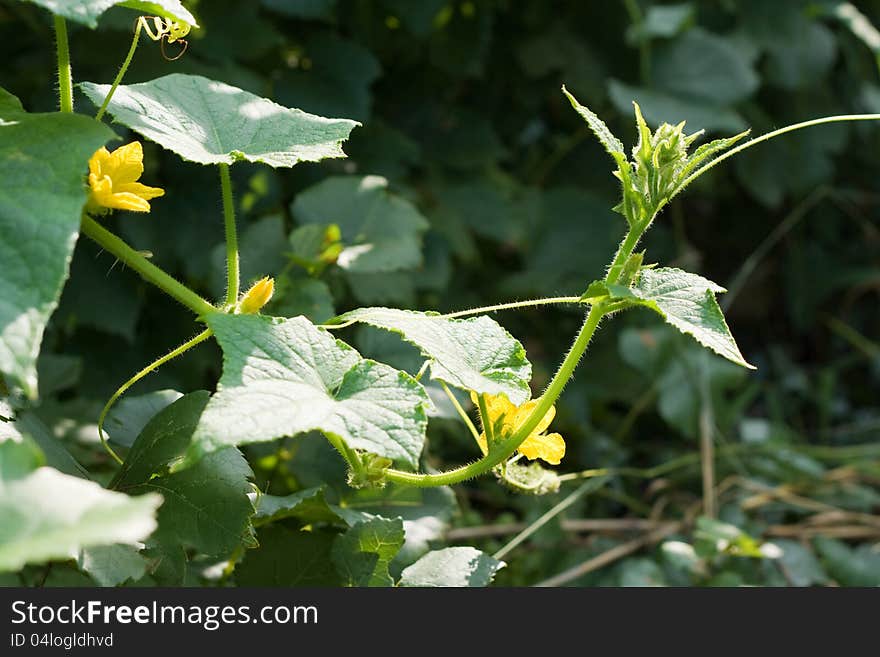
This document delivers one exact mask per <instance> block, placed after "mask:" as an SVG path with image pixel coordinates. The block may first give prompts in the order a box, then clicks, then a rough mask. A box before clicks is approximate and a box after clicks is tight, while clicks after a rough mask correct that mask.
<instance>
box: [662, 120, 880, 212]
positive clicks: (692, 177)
mask: <svg viewBox="0 0 880 657" xmlns="http://www.w3.org/2000/svg"><path fill="white" fill-rule="evenodd" d="M877 120H880V114H841V115H838V116H825V117H822V118H821V119H812V120H810V121H803V122H801V123H794V124H792V125H787V126H785V127H784V128H779V129H778V130H773V131H772V132H768V133H767V134H765V135H761V136H760V137H755V138H754V139H750V140H749V141H747V142H745V143H744V144H740V145H739V146H736V147H735V148H731V149H730V150H729V151H727V152H726V153H724V154H723V155H719V156H718V157H716V158H715V159H714V160H712V161H711V162H707V163H706V164H704V165H703V166H701V167H700V168H699V169H697V170H696V171H694V172H693V173H692V174H691V175H689V176H688V177H687V178H685V179H684V181H683V182H682V183H681V184H680V185H679V186H678V187H677V188H676V190H675V192H674V193H673V196H675V195H677V194H678V193H679V192H681V191H682V190H683V189H684V188H685V187H687V186H688V185H690V184H691V183H692V182H693V181H694V180H696V179H697V178H699V177H700V176H702V175H703V174H704V173H706V172H707V171H708V170H709V169H711V168H712V167H714V166H716V165H718V164H720V163H722V162H724V160H726V159H728V158H730V157H733V156H734V155H736V154H737V153H742V152H743V151H744V150H746V149H747V148H751V147H752V146H757V145H758V144H760V143H761V142H765V141H769V140H770V139H773V138H774V137H778V136H780V135H784V134H786V133H789V132H794V131H796V130H802V129H803V128H810V127H812V126H814V125H823V124H825V123H840V122H842V121H877Z"/></svg>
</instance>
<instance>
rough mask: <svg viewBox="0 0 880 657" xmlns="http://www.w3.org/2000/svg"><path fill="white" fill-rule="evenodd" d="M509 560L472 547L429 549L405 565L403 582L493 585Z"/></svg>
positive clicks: (404, 584)
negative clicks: (411, 562) (502, 559)
mask: <svg viewBox="0 0 880 657" xmlns="http://www.w3.org/2000/svg"><path fill="white" fill-rule="evenodd" d="M504 566H505V563H504V562H503V561H498V560H497V559H493V558H492V557H490V556H489V555H487V554H484V553H483V552H481V551H480V550H477V549H476V548H472V547H448V548H444V549H443V550H433V551H432V552H428V554H426V555H425V556H423V557H422V558H421V559H419V560H418V561H416V562H415V563H414V564H413V565H411V566H409V567H408V568H406V569H404V571H403V573H402V574H401V576H400V586H456V587H470V586H489V583H490V582H491V581H492V578H493V577H494V576H495V573H496V572H498V571H499V570H500V569H501V568H504Z"/></svg>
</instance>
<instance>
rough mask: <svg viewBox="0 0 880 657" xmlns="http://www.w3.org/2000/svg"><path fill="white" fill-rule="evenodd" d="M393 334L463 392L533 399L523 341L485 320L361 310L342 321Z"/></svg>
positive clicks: (516, 400) (514, 399)
mask: <svg viewBox="0 0 880 657" xmlns="http://www.w3.org/2000/svg"><path fill="white" fill-rule="evenodd" d="M339 319H340V320H342V321H351V322H363V323H365V324H370V325H372V326H377V327H379V328H382V329H385V330H387V331H394V332H395V333H399V334H400V335H402V336H403V338H404V339H405V340H406V341H407V342H411V343H412V344H414V345H416V346H417V347H418V348H419V349H421V350H422V353H423V354H424V355H425V356H426V357H427V358H430V359H431V377H432V378H434V379H437V380H439V381H445V382H446V383H448V384H449V385H452V386H455V387H457V388H461V389H463V390H473V391H475V392H479V393H483V392H485V393H488V394H491V395H496V394H499V393H504V394H506V395H507V397H508V398H509V399H510V401H512V402H513V403H514V404H522V403H523V402H525V401H526V400H527V399H528V398H529V396H530V392H529V381H530V380H531V376H532V366H531V364H530V363H529V361H528V360H527V359H526V352H525V349H523V346H522V345H521V344H520V343H519V341H518V340H517V339H516V338H514V337H513V336H512V335H510V333H508V332H507V331H506V330H504V328H502V327H501V325H499V324H498V323H497V322H496V321H495V320H493V319H490V318H489V317H486V316H481V317H471V318H469V319H454V318H453V319H450V318H448V317H442V316H440V315H430V314H427V313H421V312H415V311H411V310H396V309H394V308H359V309H358V310H353V311H351V312H350V313H346V314H344V315H342V316H340V318H339Z"/></svg>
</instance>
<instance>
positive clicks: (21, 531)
mask: <svg viewBox="0 0 880 657" xmlns="http://www.w3.org/2000/svg"><path fill="white" fill-rule="evenodd" d="M0 489H2V491H3V494H2V495H0V572H2V571H10V570H18V569H19V568H21V567H22V566H24V565H25V564H26V563H44V562H46V561H50V560H52V559H76V557H77V555H78V554H79V552H80V550H82V549H83V548H87V547H91V546H95V545H108V544H113V543H126V544H136V543H138V542H140V541H142V540H144V539H145V538H146V537H147V536H149V535H150V534H151V533H152V531H153V530H154V529H155V528H156V519H155V515H156V509H157V508H158V507H159V505H160V504H162V496H161V495H156V494H155V493H150V494H147V495H141V496H139V497H129V496H128V495H123V494H122V493H114V492H112V491H109V490H105V489H104V488H101V486H99V485H98V484H96V483H94V482H91V481H85V480H83V479H80V478H79V477H71V476H69V475H65V474H62V473H60V472H58V471H57V470H54V469H52V468H48V467H42V468H38V469H36V470H34V471H33V472H31V473H30V474H28V475H27V476H24V477H20V478H18V479H13V480H6V479H5V478H4V479H2V480H0Z"/></svg>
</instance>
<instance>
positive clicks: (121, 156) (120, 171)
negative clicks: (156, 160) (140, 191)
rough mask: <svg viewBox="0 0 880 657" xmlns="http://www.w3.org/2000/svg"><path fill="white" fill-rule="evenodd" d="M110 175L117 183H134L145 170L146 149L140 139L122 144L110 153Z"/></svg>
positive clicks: (108, 167)
mask: <svg viewBox="0 0 880 657" xmlns="http://www.w3.org/2000/svg"><path fill="white" fill-rule="evenodd" d="M107 169H108V172H107V173H108V175H109V176H110V177H111V178H113V180H114V181H115V182H116V184H117V185H124V184H125V183H133V182H134V181H135V180H137V179H138V178H140V177H141V174H143V172H144V149H143V147H142V146H141V143H140V142H139V141H133V142H131V143H130V144H126V145H125V146H120V147H119V148H117V149H116V150H115V151H113V152H112V153H110V160H109V162H108V164H107Z"/></svg>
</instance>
